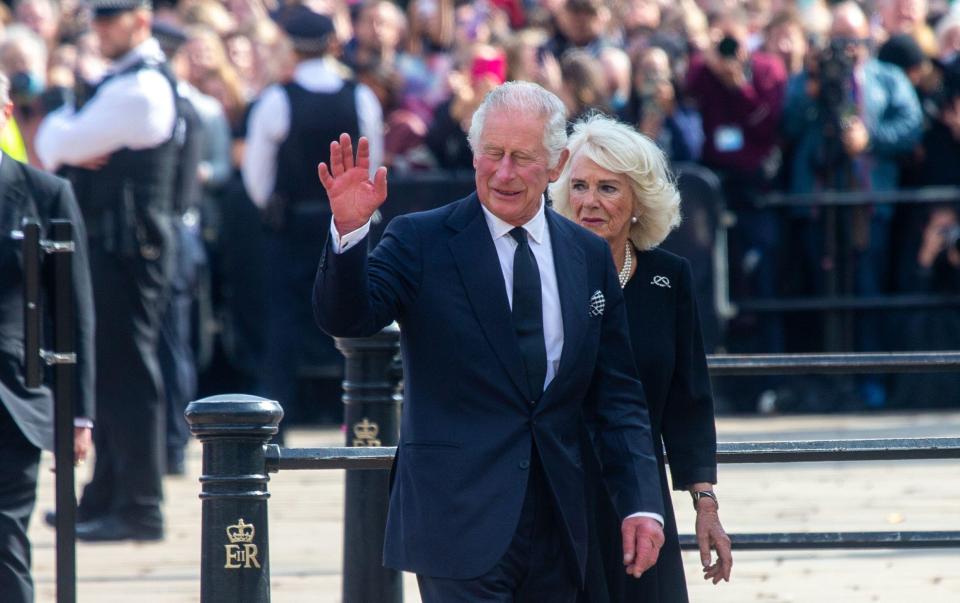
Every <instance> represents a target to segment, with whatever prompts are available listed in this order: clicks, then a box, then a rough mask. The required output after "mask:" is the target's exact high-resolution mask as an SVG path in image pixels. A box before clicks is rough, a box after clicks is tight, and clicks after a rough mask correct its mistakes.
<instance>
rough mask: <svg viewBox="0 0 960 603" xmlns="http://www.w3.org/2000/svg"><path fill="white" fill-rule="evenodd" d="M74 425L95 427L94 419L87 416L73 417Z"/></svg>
mask: <svg viewBox="0 0 960 603" xmlns="http://www.w3.org/2000/svg"><path fill="white" fill-rule="evenodd" d="M73 426H74V427H78V428H86V429H93V421H91V420H90V419H88V418H86V417H75V418H74V419H73Z"/></svg>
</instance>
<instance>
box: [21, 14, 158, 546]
mask: <svg viewBox="0 0 960 603" xmlns="http://www.w3.org/2000/svg"><path fill="white" fill-rule="evenodd" d="M149 1H150V0H92V1H91V7H92V9H93V28H94V31H95V32H96V34H97V37H98V38H99V40H100V49H101V52H102V53H103V55H104V56H105V57H106V58H108V59H110V60H111V61H112V65H111V67H110V68H109V69H108V70H107V73H106V75H105V76H104V77H103V79H102V80H101V81H100V82H99V83H97V84H96V85H93V86H92V87H91V89H90V91H89V94H78V99H77V105H78V106H75V107H70V106H67V107H64V108H62V109H60V110H58V111H55V112H53V113H51V114H50V115H48V116H47V117H46V118H45V119H44V121H43V123H42V124H41V125H40V129H39V131H38V133H37V138H36V147H37V155H38V156H39V157H40V159H41V161H42V162H43V163H44V165H45V166H46V167H47V168H48V169H51V170H54V169H58V170H60V171H61V173H62V174H64V175H65V176H66V177H68V178H69V179H70V180H71V181H72V183H73V187H74V191H75V192H76V194H77V200H78V202H79V204H80V208H81V210H82V211H83V216H84V219H85V221H86V224H87V229H88V240H89V245H90V264H91V273H92V277H93V290H94V300H95V307H96V315H97V346H96V361H97V371H98V372H97V390H96V399H97V405H98V408H97V414H98V417H99V419H98V423H97V425H96V428H95V430H94V432H95V433H94V443H95V445H96V447H97V459H96V465H95V467H94V475H93V479H92V480H91V482H90V483H89V484H87V486H86V488H85V489H84V491H83V497H82V498H81V501H80V505H79V508H78V520H79V523H78V525H77V538H78V539H80V540H87V541H96V540H104V541H112V540H128V539H135V540H160V539H162V538H163V516H162V514H161V510H160V503H161V499H162V496H163V495H162V484H161V476H162V472H163V456H162V443H163V428H164V421H163V413H164V403H163V397H162V381H161V376H160V368H159V363H158V359H157V339H158V332H159V325H160V314H161V312H162V310H163V308H164V306H165V304H166V299H167V295H168V289H169V285H170V279H171V274H172V270H173V259H174V235H173V227H172V209H171V197H172V189H173V186H174V177H175V168H176V141H175V137H174V132H175V124H176V122H177V110H176V101H175V91H174V84H173V79H172V77H171V76H170V74H169V72H168V70H167V68H166V65H165V57H164V55H163V52H162V51H161V49H160V46H159V44H158V43H157V41H156V40H155V39H154V38H153V37H152V36H151V35H150V25H151V21H152V11H151V7H150V4H149Z"/></svg>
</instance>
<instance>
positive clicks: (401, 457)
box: [313, 194, 663, 579]
mask: <svg viewBox="0 0 960 603" xmlns="http://www.w3.org/2000/svg"><path fill="white" fill-rule="evenodd" d="M546 219H547V225H548V227H549V228H550V237H551V241H552V246H553V254H554V262H555V269H556V273H557V285H558V289H559V295H560V305H561V311H562V317H563V339H564V341H563V351H562V355H561V358H560V365H559V369H558V371H557V375H556V377H555V378H554V379H553V381H552V382H551V383H550V385H549V386H548V387H547V389H546V390H545V391H544V393H543V395H542V397H541V398H540V400H538V401H536V402H535V403H533V404H531V402H530V401H529V400H528V399H527V397H528V396H527V394H525V393H524V392H525V391H526V386H525V380H524V376H523V369H522V367H523V360H522V357H521V353H520V348H519V346H518V344H517V340H516V335H515V332H514V329H513V325H512V322H511V314H510V307H509V304H508V301H507V294H506V289H505V287H504V281H503V274H502V273H501V270H500V264H499V262H498V259H497V252H496V249H495V247H494V243H493V240H492V238H491V236H490V230H489V228H488V226H487V222H486V219H485V217H484V214H483V212H482V210H481V206H480V202H479V200H478V198H477V196H476V194H473V195H471V196H469V197H467V198H465V199H461V200H459V201H456V202H454V203H451V204H449V205H446V206H444V207H441V208H439V209H435V210H432V211H428V212H423V213H418V214H408V215H404V216H400V217H397V218H394V219H393V220H392V221H391V222H390V224H389V226H388V227H387V229H386V232H385V233H384V235H383V238H382V240H381V241H380V244H379V245H378V246H377V248H376V249H375V250H374V251H373V252H372V253H371V254H370V255H369V256H368V254H367V251H366V249H365V245H363V244H362V243H361V244H359V245H357V246H355V247H353V248H351V249H350V250H348V251H346V252H344V253H342V254H334V253H333V252H332V251H331V247H330V243H329V242H328V244H327V246H326V251H325V252H324V254H323V257H322V259H321V261H320V267H319V270H318V273H317V279H316V283H315V286H314V298H313V303H314V311H315V315H316V319H317V322H318V324H319V325H320V327H321V328H323V329H324V330H325V331H327V332H328V333H330V334H331V335H334V336H343V337H363V336H368V335H372V334H374V333H376V332H378V331H379V330H380V329H382V328H383V327H385V326H386V325H388V324H389V323H390V322H391V321H394V320H396V321H397V322H398V323H399V324H400V326H401V353H402V356H403V371H404V404H403V414H402V421H401V437H400V445H399V449H398V452H397V458H396V461H395V465H394V482H393V488H392V490H391V496H390V509H389V515H388V519H387V531H386V542H385V545H384V563H385V564H386V565H387V566H388V567H393V568H396V569H402V570H406V571H411V572H416V573H418V574H423V575H427V576H434V577H441V578H454V579H470V578H475V577H477V576H480V575H482V574H483V573H485V572H487V571H488V570H490V569H491V568H492V567H493V566H494V565H495V564H496V563H497V562H498V561H499V560H500V558H501V557H502V556H503V554H504V553H505V552H506V550H507V548H508V546H509V544H510V542H511V539H512V537H513V535H514V532H515V531H516V527H517V522H518V520H519V517H520V511H521V507H522V504H523V500H524V496H525V493H526V487H527V482H528V474H529V467H530V457H531V453H532V450H533V448H532V447H533V446H534V445H535V446H536V447H537V451H538V453H539V455H540V457H541V459H542V462H543V468H544V471H545V474H546V477H547V480H548V482H549V485H550V488H551V490H552V492H553V495H554V497H555V500H556V502H557V504H558V507H559V509H560V515H561V516H562V522H563V528H565V532H566V536H567V540H568V542H569V544H570V546H571V547H572V550H573V552H574V553H575V555H576V559H577V561H578V563H579V566H580V573H581V579H582V573H583V568H584V563H585V558H586V546H587V545H586V512H585V488H584V472H583V457H582V455H583V454H585V453H588V452H587V451H585V450H581V440H580V437H579V436H580V433H581V430H582V429H583V428H584V425H585V422H586V421H589V422H590V424H591V425H596V427H597V429H596V433H597V436H596V443H597V451H598V454H599V456H600V458H601V461H602V463H603V467H604V477H605V481H606V484H607V486H608V489H609V490H610V492H611V495H612V497H613V500H614V501H615V504H616V506H617V509H618V511H619V513H620V515H621V517H626V516H627V515H629V514H631V513H634V512H638V511H649V512H654V513H661V514H662V513H663V500H662V498H661V495H660V485H659V479H658V474H657V463H656V457H655V455H654V453H653V444H652V439H651V435H650V423H649V418H648V414H647V408H646V402H645V399H644V394H643V388H642V386H641V385H640V382H639V380H638V379H637V376H636V368H635V366H634V362H633V357H632V353H631V349H630V344H629V338H628V334H627V323H626V313H625V309H624V303H623V295H622V291H621V289H620V284H619V282H618V280H617V275H616V271H615V268H614V266H613V262H612V259H611V256H610V249H609V247H608V246H607V244H606V242H605V241H603V240H602V239H600V238H599V237H596V236H595V235H593V234H591V233H589V232H587V231H586V230H584V229H582V228H580V227H579V226H577V225H575V224H573V223H572V222H569V221H568V220H566V219H564V218H562V217H561V216H560V215H559V214H557V213H556V212H554V211H553V210H551V209H549V208H548V209H547V210H546ZM597 291H599V292H601V293H602V294H603V296H604V297H605V308H604V311H603V312H602V314H598V315H591V312H590V311H589V308H590V299H591V297H592V296H593V295H594V293H595V292H597Z"/></svg>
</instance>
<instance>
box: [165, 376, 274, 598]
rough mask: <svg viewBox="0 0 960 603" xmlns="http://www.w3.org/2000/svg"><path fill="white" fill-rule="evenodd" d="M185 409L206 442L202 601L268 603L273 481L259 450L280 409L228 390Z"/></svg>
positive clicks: (201, 566)
mask: <svg viewBox="0 0 960 603" xmlns="http://www.w3.org/2000/svg"><path fill="white" fill-rule="evenodd" d="M184 414H185V416H186V418H187V422H188V423H189V424H190V431H192V432H193V434H194V435H195V436H196V437H197V439H199V440H200V442H201V443H202V444H203V472H202V474H201V476H200V483H201V485H202V492H201V493H200V499H201V500H202V501H203V510H202V527H201V529H202V531H203V533H202V536H201V560H200V600H201V601H202V603H221V602H223V603H226V602H228V601H229V602H234V601H242V602H243V603H266V602H268V601H270V566H269V561H270V554H269V550H270V549H269V547H270V539H269V531H268V526H267V499H268V498H269V497H270V493H269V492H268V491H267V481H268V480H269V479H270V478H269V477H268V476H267V470H266V463H265V460H264V449H265V447H266V444H267V442H269V441H270V438H271V437H272V436H273V435H274V434H275V433H277V425H278V424H279V423H280V419H281V418H282V417H283V409H281V408H280V405H279V404H277V403H276V402H274V401H272V400H266V399H264V398H258V397H256V396H247V395H242V394H228V395H223V396H213V397H210V398H204V399H202V400H197V401H195V402H191V403H190V405H189V406H187V410H186V412H185V413H184Z"/></svg>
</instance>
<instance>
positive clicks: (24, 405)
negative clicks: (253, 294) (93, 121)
mask: <svg viewBox="0 0 960 603" xmlns="http://www.w3.org/2000/svg"><path fill="white" fill-rule="evenodd" d="M12 111H13V103H11V102H10V82H9V80H8V79H7V77H6V76H5V75H2V74H0V132H3V128H4V127H5V126H6V124H7V120H8V119H9V118H10V115H11V113H12ZM25 218H30V219H34V220H37V221H39V223H40V226H41V229H42V231H43V232H46V231H47V226H48V225H49V223H50V220H53V219H62V220H69V221H70V222H72V223H73V225H74V233H75V234H76V237H75V239H76V245H75V251H74V253H73V258H72V264H73V289H74V300H73V303H74V304H75V306H76V311H77V330H76V338H77V377H78V379H77V385H78V388H77V399H76V410H75V413H76V415H77V418H76V419H75V420H74V456H75V458H76V461H77V462H78V463H80V462H82V461H83V459H84V458H85V457H86V455H87V452H88V451H89V449H90V428H91V427H92V426H93V423H92V419H93V412H94V408H93V379H94V369H93V362H94V358H93V336H94V334H93V331H94V326H93V293H92V291H91V289H90V269H89V266H88V264H87V253H86V248H87V245H86V240H85V239H84V229H83V220H82V218H81V217H80V210H79V209H78V208H77V202H76V200H75V199H74V196H73V191H71V190H70V185H69V184H68V183H67V182H64V181H63V180H62V179H60V178H56V177H54V176H51V175H50V174H46V173H44V172H41V171H40V170H37V169H35V168H32V167H29V166H26V165H23V164H21V163H19V162H17V161H16V160H15V159H14V158H13V157H10V156H9V155H7V154H6V153H0V600H2V601H4V603H31V602H32V601H33V580H32V579H31V577H30V541H29V539H28V538H27V525H28V524H29V522H30V515H31V514H32V512H33V507H34V503H35V502H36V500H37V472H38V468H39V465H40V450H41V449H46V450H52V449H53V396H52V394H51V392H50V388H49V387H47V386H42V387H39V388H31V387H27V384H26V376H25V374H24V324H23V281H24V272H23V268H24V267H23V258H22V256H21V253H20V245H21V243H20V241H17V240H15V239H14V238H13V237H12V236H11V233H12V231H14V230H17V229H19V228H20V226H21V224H22V223H23V220H24V219H25Z"/></svg>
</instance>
